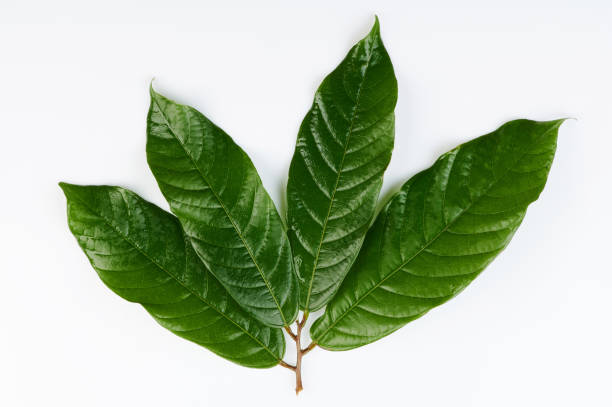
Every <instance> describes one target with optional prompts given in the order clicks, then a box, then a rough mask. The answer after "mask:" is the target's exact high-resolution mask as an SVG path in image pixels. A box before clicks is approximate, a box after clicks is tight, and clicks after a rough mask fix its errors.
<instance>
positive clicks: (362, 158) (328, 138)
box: [287, 19, 397, 310]
mask: <svg viewBox="0 0 612 407" xmlns="http://www.w3.org/2000/svg"><path fill="white" fill-rule="evenodd" d="M396 101H397V81H396V79H395V75H394V73H393V66H392V65H391V60H390V59H389V55H388V54H387V51H386V50H385V47H384V46H383V43H382V40H381V38H380V30H379V24H378V19H377V20H376V22H375V24H374V27H373V28H372V31H371V32H370V33H369V34H368V35H367V36H366V37H365V38H364V39H363V40H361V41H359V42H358V43H357V44H356V45H355V46H354V47H353V48H352V49H351V50H350V52H349V53H348V55H347V56H346V58H345V59H344V60H343V61H342V63H341V64H340V65H339V66H338V67H337V68H336V69H335V70H334V71H333V72H332V73H331V74H330V75H329V76H327V77H326V78H325V80H323V83H322V84H321V86H320V87H319V89H318V90H317V92H316V94H315V98H314V103H313V104H312V107H311V109H310V111H309V112H308V113H307V114H306V117H305V118H304V121H303V122H302V126H301V127H300V131H299V134H298V138H297V144H296V149H295V153H294V155H293V160H292V161H291V167H290V169H289V181H288V185H287V201H288V212H287V217H288V226H289V239H290V241H291V247H292V249H293V255H294V261H295V264H296V271H297V273H298V279H299V283H300V306H301V307H302V308H303V309H307V310H316V309H318V308H321V307H323V306H324V305H325V304H326V303H327V302H328V301H329V300H330V299H331V297H332V296H333V294H334V293H335V291H336V290H337V289H338V286H339V285H340V283H341V282H342V279H343V278H344V276H345V275H346V273H347V271H348V270H349V268H350V266H351V264H352V263H353V261H354V260H355V257H356V255H357V253H358V252H359V248H360V247H361V243H362V242H363V238H364V236H365V233H366V231H367V229H368V226H369V225H370V223H371V220H372V217H373V216H374V210H375V207H376V201H377V199H378V194H379V192H380V187H381V185H382V180H383V173H384V171H385V169H386V168H387V165H388V164H389V160H390V159H391V151H392V150H393V137H394V114H393V109H394V108H395V103H396Z"/></svg>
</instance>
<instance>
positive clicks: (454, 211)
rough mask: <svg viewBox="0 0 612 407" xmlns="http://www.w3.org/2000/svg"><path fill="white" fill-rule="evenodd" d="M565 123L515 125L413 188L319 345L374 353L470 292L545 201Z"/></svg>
mask: <svg viewBox="0 0 612 407" xmlns="http://www.w3.org/2000/svg"><path fill="white" fill-rule="evenodd" d="M562 122H563V121H562V120H557V121H550V122H534V121H528V120H516V121H513V122H509V123H507V124H505V125H503V126H502V127H500V128H499V129H498V130H496V131H494V132H493V133H490V134H488V135H485V136H482V137H479V138H477V139H475V140H472V141H470V142H468V143H465V144H463V145H460V146H459V147H457V148H455V149H454V150H452V151H450V152H448V153H446V154H444V155H443V156H441V157H440V158H439V159H438V160H437V161H436V163H435V164H434V165H433V166H432V167H431V168H429V169H427V170H425V171H423V172H421V173H419V174H417V175H415V176H414V177H413V178H411V179H410V180H409V181H408V182H406V183H405V184H404V185H403V186H402V188H401V190H400V191H399V192H398V193H397V194H396V195H395V196H394V197H393V198H392V199H391V200H390V201H389V202H388V203H387V205H386V206H385V208H384V209H383V210H382V211H381V213H380V214H379V216H378V217H377V219H376V222H375V223H374V225H373V226H372V228H371V229H370V231H369V232H368V234H367V236H366V239H365V241H364V244H363V249H362V251H361V252H360V254H359V256H358V258H357V260H356V261H355V264H354V266H353V267H352V268H351V270H350V272H349V273H348V275H347V277H346V279H345V281H344V282H343V283H342V285H341V287H340V289H339V290H338V294H337V295H336V296H335V297H334V299H333V300H332V301H331V302H330V303H329V305H328V307H327V309H326V311H325V314H324V315H323V316H322V317H321V318H319V319H318V320H317V321H315V323H314V324H313V326H312V328H311V335H312V337H313V338H314V340H315V341H316V343H317V344H319V345H320V346H322V347H324V348H326V349H331V350H345V349H351V348H355V347H358V346H361V345H365V344H367V343H371V342H373V341H375V340H377V339H380V338H382V337H383V336H385V335H388V334H389V333H391V332H393V331H395V330H397V329H398V328H400V327H402V326H403V325H405V324H406V323H408V322H410V321H412V320H414V319H416V318H418V317H420V316H422V315H424V314H425V313H426V312H427V311H429V310H430V309H432V308H433V307H435V306H437V305H440V304H442V303H444V302H446V301H448V300H449V299H450V298H452V297H454V296H455V295H457V294H458V293H459V292H460V291H461V290H463V289H464V288H465V287H466V286H467V285H468V284H469V283H470V282H471V281H472V280H473V279H474V278H475V277H476V276H477V275H478V274H479V273H480V272H481V271H482V270H483V269H484V268H485V267H486V266H487V265H488V264H489V263H490V262H491V261H492V260H493V259H494V258H495V257H496V256H497V255H498V254H499V253H500V252H501V251H502V250H503V249H504V248H505V247H506V245H507V244H508V243H509V241H510V239H511V238H512V235H513V234H514V232H515V231H516V229H517V228H518V226H519V225H520V223H521V221H522V220H523V217H524V215H525V211H526V210H527V206H528V205H529V204H530V203H531V202H533V201H535V200H536V199H537V198H538V196H539V195H540V192H541V191H542V189H543V188H544V184H545V183H546V179H547V177H548V172H549V170H550V166H551V164H552V160H553V157H554V153H555V149H556V143H557V132H558V128H559V126H560V125H561V123H562Z"/></svg>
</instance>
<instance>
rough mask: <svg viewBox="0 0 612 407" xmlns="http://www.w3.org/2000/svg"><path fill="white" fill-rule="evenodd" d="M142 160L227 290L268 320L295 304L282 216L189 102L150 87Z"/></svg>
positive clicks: (244, 162)
mask: <svg viewBox="0 0 612 407" xmlns="http://www.w3.org/2000/svg"><path fill="white" fill-rule="evenodd" d="M147 160H148V162H149V166H150V167H151V171H152V172H153V175H154V176H155V178H156V179H157V183H158V184H159V187H160V189H161V191H162V193H163V194H164V196H165V198H166V200H167V201H168V203H169V205H170V209H171V210H172V212H173V213H174V214H175V215H176V216H177V217H178V218H179V220H180V222H181V224H182V226H183V229H184V230H185V233H186V234H187V235H188V236H189V238H190V239H191V241H192V244H193V247H194V249H195V251H196V253H197V254H198V256H200V258H201V259H202V261H203V262H204V263H205V264H206V265H207V266H208V268H209V269H210V270H211V272H212V273H213V274H214V275H215V277H217V279H218V280H219V282H220V283H221V284H223V286H224V287H225V288H226V289H227V291H228V292H229V294H230V295H231V296H232V297H233V298H234V299H235V300H236V301H237V302H238V303H239V304H240V305H241V306H242V307H243V308H244V309H245V310H246V311H247V312H248V313H250V314H251V315H253V316H254V317H256V318H257V319H259V320H260V321H262V322H263V323H265V324H266V325H269V326H273V327H281V326H288V325H289V324H291V322H293V321H294V320H295V318H296V316H297V312H298V286H297V278H296V275H295V272H294V270H293V264H292V263H293V260H292V256H291V247H290V244H289V239H288V238H287V234H286V232H285V229H284V225H283V224H282V221H281V218H280V216H279V214H278V212H277V210H276V207H275V206H274V203H273V202H272V199H271V198H270V196H269V195H268V193H267V192H266V190H265V189H264V187H263V185H262V183H261V179H260V178H259V175H258V174H257V171H256V170H255V167H254V166H253V163H252V162H251V160H250V159H249V157H248V156H247V155H246V153H245V152H244V151H243V150H242V149H241V148H240V147H239V146H238V145H236V143H234V141H233V140H232V139H231V138H230V137H229V136H228V135H227V134H226V133H225V132H224V131H223V130H221V129H220V128H219V127H217V126H216V125H214V124H213V123H212V122H211V121H210V120H208V119H207V118H206V117H204V115H202V114H201V113H200V112H198V111H197V110H195V109H193V108H192V107H189V106H185V105H180V104H178V103H175V102H173V101H171V100H169V99H167V98H165V97H163V96H161V95H160V94H158V93H156V92H155V91H153V88H151V107H150V109H149V116H148V120H147Z"/></svg>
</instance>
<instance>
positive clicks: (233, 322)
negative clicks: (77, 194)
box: [73, 193, 281, 361]
mask: <svg viewBox="0 0 612 407" xmlns="http://www.w3.org/2000/svg"><path fill="white" fill-rule="evenodd" d="M122 196H123V193H122ZM73 199H74V198H73ZM124 199H125V198H124ZM76 200H78V201H80V202H81V204H82V205H83V206H85V207H86V208H87V209H89V211H91V212H92V213H93V214H94V215H97V216H98V217H100V219H102V220H103V221H104V223H106V224H107V225H108V226H109V227H110V228H111V229H113V230H114V231H115V233H117V234H118V235H119V236H121V237H122V238H123V240H125V241H126V242H128V243H129V244H130V245H132V246H133V247H134V248H135V249H136V250H138V252H140V254H142V255H143V256H144V257H146V258H147V260H149V261H150V262H151V263H152V264H154V265H155V266H157V268H159V269H160V270H162V271H163V272H165V273H166V274H168V275H169V276H170V277H172V279H174V281H176V282H177V283H179V284H180V285H181V286H182V287H183V288H184V289H185V290H187V291H189V292H190V293H191V294H193V295H195V296H196V298H199V299H200V301H202V302H203V303H204V304H206V305H208V306H209V307H210V308H212V309H213V310H215V311H216V312H217V313H219V314H220V315H221V316H223V317H224V318H225V319H227V320H228V321H229V322H231V323H232V324H234V325H235V326H236V327H237V328H238V329H240V330H241V331H242V332H244V333H245V334H247V336H249V337H250V338H251V339H252V340H253V341H255V342H256V343H258V344H259V345H260V346H261V347H262V348H263V349H265V350H266V351H267V352H268V353H269V354H270V355H272V357H273V358H274V359H276V360H277V361H280V360H281V359H280V358H279V357H278V356H276V355H275V354H274V353H273V352H272V350H271V349H270V348H268V347H267V346H266V345H264V344H263V343H262V342H261V341H259V339H257V338H256V337H254V336H253V335H251V333H250V332H249V331H247V330H246V329H244V328H243V327H242V326H240V325H238V324H237V323H236V322H235V321H234V320H232V319H231V318H230V317H229V316H227V315H226V314H225V313H223V312H221V311H220V310H219V309H218V308H217V307H215V306H214V305H213V304H211V303H210V302H209V301H207V300H206V299H204V297H202V296H201V295H200V294H199V293H198V292H197V291H195V290H192V289H191V288H189V287H187V286H186V285H185V284H184V283H183V282H181V281H180V280H179V279H178V278H176V277H175V276H174V275H173V274H172V273H170V272H169V271H168V270H166V269H165V268H164V267H162V266H161V265H160V264H159V263H158V262H157V261H155V260H154V259H153V258H151V257H150V256H149V255H148V254H147V253H146V252H145V251H144V250H143V249H142V248H140V246H139V245H138V244H137V243H135V242H134V241H132V240H131V239H130V238H129V237H128V236H127V235H124V234H123V233H122V232H121V231H120V230H119V229H118V228H117V227H116V226H115V225H114V224H113V223H112V222H111V221H109V220H108V219H106V217H105V216H103V215H102V214H100V213H98V212H96V210H94V209H92V208H91V207H90V206H89V205H88V204H87V203H86V202H85V201H83V200H79V199H76ZM184 244H186V242H184ZM185 262H187V258H185ZM228 295H229V294H228ZM271 329H277V328H271Z"/></svg>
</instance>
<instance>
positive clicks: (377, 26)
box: [370, 14, 380, 35]
mask: <svg viewBox="0 0 612 407" xmlns="http://www.w3.org/2000/svg"><path fill="white" fill-rule="evenodd" d="M379 34H380V21H379V20H378V16H377V15H376V14H374V25H373V26H372V30H370V35H379Z"/></svg>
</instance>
